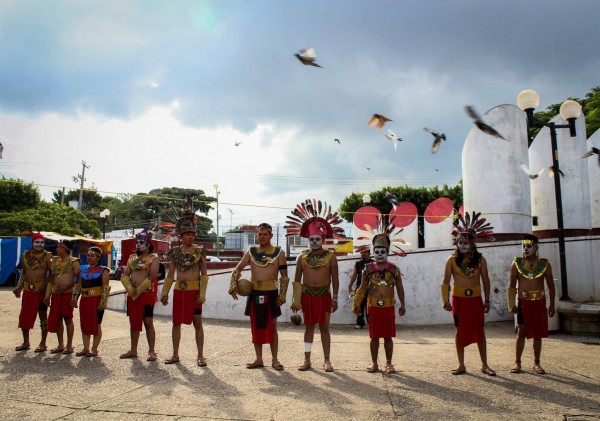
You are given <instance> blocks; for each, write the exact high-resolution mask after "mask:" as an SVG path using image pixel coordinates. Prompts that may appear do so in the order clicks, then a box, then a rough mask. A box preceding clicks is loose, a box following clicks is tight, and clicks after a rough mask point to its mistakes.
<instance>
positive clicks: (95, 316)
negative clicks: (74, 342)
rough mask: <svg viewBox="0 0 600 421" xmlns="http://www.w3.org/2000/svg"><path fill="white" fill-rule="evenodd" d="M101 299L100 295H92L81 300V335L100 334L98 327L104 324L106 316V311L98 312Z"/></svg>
mask: <svg viewBox="0 0 600 421" xmlns="http://www.w3.org/2000/svg"><path fill="white" fill-rule="evenodd" d="M100 298H101V297H100V296H99V295H92V296H89V297H81V300H80V301H79V321H80V324H81V333H83V334H85V335H97V334H98V325H99V324H100V323H102V315H104V310H102V311H100V310H98V306H99V305H100Z"/></svg>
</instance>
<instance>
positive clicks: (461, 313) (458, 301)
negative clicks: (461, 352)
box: [452, 296, 485, 348]
mask: <svg viewBox="0 0 600 421" xmlns="http://www.w3.org/2000/svg"><path fill="white" fill-rule="evenodd" d="M452 307H453V308H452V314H454V318H455V323H456V329H457V332H458V346H459V347H461V348H464V347H466V346H467V345H471V344H475V343H479V342H482V341H483V339H484V337H485V333H484V331H483V323H484V313H483V301H481V297H455V296H452Z"/></svg>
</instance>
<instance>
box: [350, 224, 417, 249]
mask: <svg viewBox="0 0 600 421" xmlns="http://www.w3.org/2000/svg"><path fill="white" fill-rule="evenodd" d="M394 218H395V216H394V217H392V219H389V217H388V215H376V225H377V226H375V227H374V228H373V227H371V226H370V225H368V224H365V231H366V232H367V236H365V237H358V238H357V240H370V242H371V244H372V245H373V247H385V248H386V249H388V250H389V253H391V254H395V255H396V256H406V253H405V252H404V250H402V248H401V247H400V246H399V245H398V244H406V245H409V243H407V242H406V241H404V240H403V239H402V238H400V237H399V235H400V233H401V232H402V231H404V228H398V227H396V226H395V225H394V224H393V222H394ZM371 244H365V245H364V246H361V247H358V248H357V249H356V250H355V251H356V252H357V253H362V252H363V251H369V250H370V248H371Z"/></svg>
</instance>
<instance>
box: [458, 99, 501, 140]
mask: <svg viewBox="0 0 600 421" xmlns="http://www.w3.org/2000/svg"><path fill="white" fill-rule="evenodd" d="M465 112H466V113H467V115H468V116H469V117H471V118H472V119H473V123H475V125H476V126H477V127H478V128H479V130H481V131H482V132H484V133H485V134H489V135H490V136H494V137H498V138H500V139H503V140H506V139H505V138H504V137H503V136H502V135H501V134H500V133H498V131H497V130H496V129H494V128H493V127H492V126H490V125H488V124H486V123H484V122H483V121H482V120H481V117H480V116H479V114H477V111H475V108H473V107H472V106H471V105H467V106H466V107H465Z"/></svg>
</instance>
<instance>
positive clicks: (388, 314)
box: [367, 305, 396, 339]
mask: <svg viewBox="0 0 600 421" xmlns="http://www.w3.org/2000/svg"><path fill="white" fill-rule="evenodd" d="M367 314H368V315H369V336H370V337H371V339H375V338H393V337H396V307H394V306H390V307H376V306H371V305H367Z"/></svg>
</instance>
